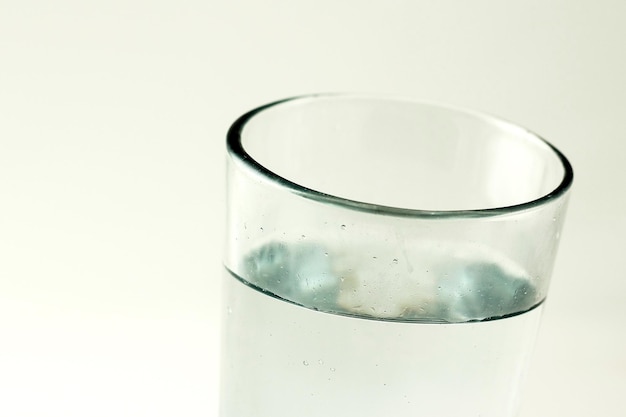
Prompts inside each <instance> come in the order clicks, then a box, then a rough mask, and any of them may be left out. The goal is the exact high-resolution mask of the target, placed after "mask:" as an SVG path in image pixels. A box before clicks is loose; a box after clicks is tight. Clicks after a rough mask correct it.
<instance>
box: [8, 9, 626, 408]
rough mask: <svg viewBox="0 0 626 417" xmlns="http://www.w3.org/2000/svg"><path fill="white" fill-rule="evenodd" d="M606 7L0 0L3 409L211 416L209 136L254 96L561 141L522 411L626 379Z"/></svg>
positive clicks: (216, 176)
mask: <svg viewBox="0 0 626 417" xmlns="http://www.w3.org/2000/svg"><path fill="white" fill-rule="evenodd" d="M625 15H626V6H625V3H624V2H621V1H608V0H603V1H582V0H581V1H564V0H561V1H550V2H544V1H534V0H533V1H527V2H502V1H496V0H489V1H485V0H475V1H471V2H469V1H460V0H459V1H445V2H427V1H416V0H410V1H408V0H407V1H400V0H398V1H390V2H388V1H385V2H383V1H370V2H362V1H356V0H350V1H342V2H336V1H329V0H323V1H320V0H317V1H309V0H307V1H299V2H293V1H265V2H255V1H252V0H246V1H234V2H218V1H214V0H204V1H197V0H186V1H185V0H184V1H176V2H175V1H169V2H164V1H139V0H129V1H121V0H115V1H112V2H100V3H99V4H96V3H93V2H78V1H69V0H61V1H58V2H43V1H41V2H30V1H23V2H21V1H20V2H9V1H2V2H1V3H0V415H3V416H5V415H6V416H44V417H47V416H64V417H65V416H111V415H117V416H151V417H158V416H180V415H185V416H190V417H191V416H207V415H215V410H216V400H217V385H216V384H217V372H218V360H217V349H218V345H217V327H218V323H219V319H218V312H219V308H218V303H219V274H220V268H221V267H220V254H221V240H222V238H221V232H222V215H223V199H222V195H223V185H222V184H223V160H224V157H223V148H224V146H223V139H224V134H225V131H226V129H227V127H228V125H229V124H230V122H231V121H232V120H233V119H234V118H235V117H236V116H238V115H239V114H240V113H242V112H243V111H245V110H248V109H250V108H251V107H254V106H256V105H259V104H262V103H265V102H267V101H270V100H274V99H278V98H282V97H285V96H291V95H294V94H302V93H309V92H317V91H368V92H384V93H394V94H402V95H408V96H414V97H418V98H423V99H427V100H435V101H441V102H448V103H451V104H455V105H461V106H466V107H471V108H475V109H478V110H482V111H486V112H490V113H494V114H496V115H499V116H501V117H504V118H506V119H509V120H513V121H515V122H517V123H520V124H522V125H524V126H527V127H529V128H531V129H533V130H535V131H537V132H539V133H540V134H542V135H543V136H545V137H546V138H548V139H549V140H550V141H552V142H553V143H554V144H556V145H557V146H558V147H559V148H561V149H562V150H563V151H564V152H565V153H566V154H567V155H568V156H569V157H570V159H571V161H572V163H573V164H574V168H575V172H576V178H575V185H574V194H573V196H572V201H571V205H570V211H569V216H568V219H567V222H566V225H565V232H564V237H563V241H562V246H561V250H560V254H559V258H558V261H557V267H556V269H555V274H554V279H553V285H552V288H551V296H550V297H549V298H550V299H549V303H548V305H547V309H546V312H545V315H544V325H543V327H542V331H541V334H540V335H539V339H538V345H537V350H536V355H535V360H534V362H533V367H532V369H531V372H530V375H529V380H528V382H529V384H528V387H527V391H526V394H527V395H526V397H525V402H524V405H523V410H522V417H552V416H570V417H577V416H581V417H582V416H585V417H587V416H589V415H601V416H604V417H613V416H615V417H617V416H621V415H622V413H623V404H622V396H623V393H624V392H626V356H625V355H624V353H623V352H625V351H626V349H625V348H626V335H625V332H624V319H626V303H624V302H623V300H624V294H625V291H626V279H624V278H625V273H626V268H625V267H624V262H623V255H622V251H623V249H624V247H626V245H625V244H626V241H625V238H624V236H625V235H626V215H625V214H624V213H626V194H625V192H624V188H625V187H624V184H625V183H626V182H625V180H626V171H625V168H624V163H623V159H624V151H625V150H626V145H625V144H624V143H625V142H624V132H625V131H626V119H625V118H624V115H626V79H625V78H626V77H625V75H624V74H626V52H625V51H626V49H625V48H624V39H625V38H626V30H625V29H624V28H626V26H624V25H623V17H624V16H625Z"/></svg>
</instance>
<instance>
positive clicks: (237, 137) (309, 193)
mask: <svg viewBox="0 0 626 417" xmlns="http://www.w3.org/2000/svg"><path fill="white" fill-rule="evenodd" d="M319 98H346V99H347V98H350V99H357V98H364V99H365V98H368V99H379V100H388V101H404V102H407V103H419V104H426V105H431V106H434V107H439V108H442V109H448V110H454V111H458V112H462V113H465V114H468V115H474V116H476V117H480V118H483V119H485V120H491V121H493V122H497V123H505V124H507V125H509V126H511V127H515V128H518V129H521V130H523V131H524V132H526V133H527V134H529V135H531V136H533V137H535V138H536V139H537V140H539V141H540V142H542V143H544V144H545V145H546V146H548V147H549V148H550V149H551V150H552V152H554V153H555V155H556V156H557V157H558V159H559V161H560V162H561V164H563V171H564V174H563V179H562V180H561V182H560V183H559V185H558V186H557V187H556V188H555V189H553V190H552V191H550V192H549V193H547V194H545V195H543V196H541V197H539V198H537V199H535V200H531V201H527V202H524V203H520V204H515V205H511V206H503V207H493V208H487V209H470V210H420V209H409V208H400V207H393V206H385V205H380V204H373V203H367V202H363V201H357V200H350V199H346V198H342V197H337V196H334V195H331V194H327V193H324V192H321V191H317V190H314V189H311V188H307V187H305V186H303V185H300V184H297V183H295V182H293V181H290V180H288V179H286V178H284V177H282V176H280V175H278V174H276V173H275V172H273V171H271V170H269V169H268V168H266V167H265V166H263V165H262V164H260V163H259V162H258V161H256V160H255V159H254V158H253V157H252V156H251V155H250V154H248V153H247V152H246V150H245V149H244V147H243V144H242V141H241V139H242V136H241V134H242V132H243V129H244V128H245V126H246V124H247V123H248V122H249V121H250V120H251V119H252V118H254V117H255V116H256V115H258V114H259V113H262V112H263V111H265V110H268V109H270V108H273V107H276V106H279V105H282V104H287V103H296V102H299V101H311V100H316V99H319ZM226 146H227V150H228V153H229V154H230V155H231V156H232V157H233V158H234V159H235V160H238V161H239V162H240V163H242V164H243V165H244V166H246V167H248V168H250V169H252V170H253V171H254V172H256V173H258V174H259V175H261V177H263V178H265V179H267V180H268V181H269V182H270V183H272V184H274V185H276V186H279V187H280V188H284V189H287V190H288V191H290V192H291V193H293V194H296V195H299V196H301V197H303V198H308V199H311V200H314V201H317V202H321V203H327V204H332V205H336V206H340V207H344V208H347V209H352V210H357V211H362V212H368V213H372V214H376V215H389V216H395V217H415V218H430V219H438V218H441V219H450V218H476V217H494V216H500V215H505V214H512V213H515V212H520V211H525V210H529V209H532V208H535V207H538V206H542V205H545V204H547V203H549V202H552V201H555V200H557V199H558V198H560V197H562V196H564V195H565V193H567V191H568V190H569V189H570V188H571V186H572V183H573V181H574V170H573V167H572V165H571V164H570V162H569V160H568V159H567V158H566V157H565V155H564V154H563V153H562V152H561V151H559V150H558V149H557V148H556V147H555V146H554V145H552V144H551V143H550V142H548V141H547V140H546V139H544V138H543V137H541V136H540V135H538V134H536V133H534V132H532V131H530V130H528V129H526V128H523V127H521V126H518V125H516V124H515V123H512V122H508V121H506V120H504V119H501V118H499V117H496V116H492V115H489V114H487V113H482V112H478V111H474V110H469V109H465V108H462V107H455V106H450V105H445V104H439V103H433V102H427V101H420V100H416V99H410V98H405V97H398V96H391V95H383V94H351V93H321V94H309V95H301V96H294V97H289V98H285V99H282V100H277V101H274V102H271V103H268V104H265V105H262V106H260V107H257V108H255V109H253V110H250V111H249V112H247V113H245V114H243V115H242V116H240V117H239V118H238V119H237V120H235V122H234V123H233V124H232V125H231V126H230V128H229V129H228V132H227V135H226Z"/></svg>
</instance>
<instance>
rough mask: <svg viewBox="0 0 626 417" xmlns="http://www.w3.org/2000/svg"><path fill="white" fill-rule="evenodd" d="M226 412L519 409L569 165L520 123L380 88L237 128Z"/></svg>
mask: <svg viewBox="0 0 626 417" xmlns="http://www.w3.org/2000/svg"><path fill="white" fill-rule="evenodd" d="M227 148H228V162H227V166H228V173H227V180H228V185H227V194H228V196H227V204H228V208H227V213H228V214H227V225H226V230H227V233H226V245H225V246H226V250H225V257H224V264H225V272H224V277H225V279H224V298H223V300H224V303H223V305H224V312H223V313H224V318H223V333H222V369H221V394H220V396H221V405H220V416H221V417H283V416H285V417H287V416H289V417H293V416H298V417H338V416H351V417H352V416H354V417H357V416H358V417H370V416H371V417H383V416H409V415H410V416H427V417H438V416H439V417H455V416H459V417H467V416H482V417H509V416H513V415H515V414H516V410H517V408H518V402H519V394H520V385H521V382H522V380H523V376H524V373H525V370H526V368H527V365H528V359H529V355H530V353H531V350H532V345H533V339H534V337H535V334H536V330H537V327H538V323H539V320H540V316H541V310H542V306H543V303H544V301H545V299H546V294H547V292H548V285H549V281H550V275H551V271H552V268H553V264H554V260H555V255H556V251H557V246H558V242H559V237H560V233H561V226H562V224H563V219H564V215H565V210H566V205H567V200H568V194H569V192H568V191H569V189H570V186H571V185H572V180H573V171H572V167H571V165H570V163H569V162H568V161H567V159H566V158H565V157H564V156H563V154H562V153H561V152H559V151H558V150H557V149H556V148H555V147H553V146H552V145H550V144H549V143H547V142H546V141H545V140H543V139H541V138H540V137H539V136H537V135H535V134H534V133H531V132H529V131H528V130H525V129H523V128H520V127H518V126H516V125H514V124H512V123H509V122H506V121H503V120H499V119H497V118H494V117H491V116H487V115H484V114H480V113H478V112H474V111H468V110H463V109H458V108H454V107H449V106H442V105H436V104H432V103H426V102H421V101H416V100H410V99H403V98H394V97H386V96H376V95H350V94H336V95H333V94H328V95H313V96H304V97H297V98H291V99H287V100H283V101H278V102H275V103H271V104H268V105H265V106H263V107H259V108H257V109H255V110H252V111H251V112H249V113H247V114H245V115H243V116H242V117H241V118H239V119H238V120H237V121H236V122H235V123H234V124H233V125H232V127H231V129H230V130H229V132H228V138H227Z"/></svg>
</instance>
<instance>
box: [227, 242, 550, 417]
mask: <svg viewBox="0 0 626 417" xmlns="http://www.w3.org/2000/svg"><path fill="white" fill-rule="evenodd" d="M426 246H428V248H427V247H426ZM426 246H425V247H421V248H420V247H417V248H413V249H414V253H408V254H407V253H406V251H404V252H403V253H402V254H392V253H388V254H384V253H381V251H380V250H375V248H363V249H360V250H357V251H354V252H355V253H358V255H347V254H344V253H338V252H336V251H333V250H331V249H330V248H324V247H321V246H316V245H313V244H308V245H307V244H282V243H270V244H268V245H266V246H263V247H261V248H259V249H258V250H257V251H255V252H253V253H251V254H250V255H249V256H248V257H247V258H246V259H245V260H244V262H243V269H242V271H243V273H242V275H245V277H238V276H236V275H234V274H232V273H230V272H229V271H227V272H226V273H225V276H226V280H225V289H226V299H225V309H226V311H225V327H224V329H225V330H224V344H223V360H222V366H223V369H222V392H221V417H252V416H254V417H283V416H285V417H287V416H290V417H291V416H298V417H309V416H310V417H322V416H323V417H339V416H348V417H353V416H354V417H356V416H359V417H370V416H371V417H374V416H376V417H378V416H380V417H382V416H388V415H393V416H404V415H407V416H409V415H410V416H425V417H426V416H428V417H438V416H439V417H456V416H459V417H469V416H476V417H478V416H481V417H496V416H497V417H508V416H513V415H515V410H516V408H517V403H518V399H517V395H518V393H519V391H520V390H519V389H518V386H519V384H520V382H521V380H522V376H523V374H524V370H525V368H526V364H527V357H528V355H529V353H530V350H531V349H530V348H531V345H532V341H533V338H534V335H535V332H536V328H537V325H538V321H539V316H540V311H541V300H538V299H537V298H538V295H537V291H535V289H534V286H533V285H532V282H531V280H530V279H528V278H526V277H524V275H523V273H522V271H519V270H517V269H516V268H515V266H514V265H511V264H510V263H507V262H506V261H505V260H502V259H499V258H496V257H495V256H490V255H489V254H487V253H484V252H481V251H476V250H475V249H472V250H469V249H467V248H450V247H448V248H446V249H445V253H444V251H443V250H442V251H439V250H437V249H432V248H431V247H430V246H429V245H426ZM373 265H374V266H375V265H378V266H379V267H373Z"/></svg>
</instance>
